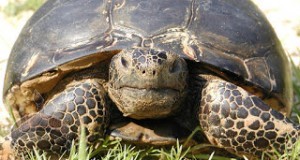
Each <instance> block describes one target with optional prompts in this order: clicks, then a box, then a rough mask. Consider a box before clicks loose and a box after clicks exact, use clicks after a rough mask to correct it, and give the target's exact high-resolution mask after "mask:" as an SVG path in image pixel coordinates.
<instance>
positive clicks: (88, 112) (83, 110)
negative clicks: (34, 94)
mask: <svg viewBox="0 0 300 160" xmlns="http://www.w3.org/2000/svg"><path fill="white" fill-rule="evenodd" d="M49 99H50V100H48V101H47V102H46V103H45V105H44V107H43V109H42V110H40V111H39V112H38V113H36V114H34V115H33V116H31V117H30V118H28V119H26V120H25V122H20V123H21V124H20V125H18V126H15V127H14V129H13V130H12V133H11V138H12V143H11V144H12V147H13V149H14V150H15V153H17V155H21V154H24V153H25V154H26V151H28V149H30V150H31V149H33V147H35V148H37V149H38V150H42V151H46V152H49V153H52V154H53V153H54V154H58V155H61V154H63V153H64V152H68V151H69V149H70V148H71V144H72V141H73V140H74V141H75V142H76V141H78V137H79V134H80V126H84V127H85V128H86V129H85V130H86V135H87V137H86V138H87V142H88V143H90V144H93V143H94V142H95V141H97V139H98V138H100V137H102V136H103V134H104V129H105V125H107V102H106V100H107V98H106V92H105V91H104V89H103V87H102V85H101V84H99V83H98V79H87V80H81V81H73V82H71V83H69V84H67V85H64V86H63V87H62V89H61V92H60V91H59V92H58V93H57V94H54V95H51V96H50V98H49Z"/></svg>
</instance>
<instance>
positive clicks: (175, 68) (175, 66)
mask: <svg viewBox="0 0 300 160" xmlns="http://www.w3.org/2000/svg"><path fill="white" fill-rule="evenodd" d="M179 70H180V62H179V60H175V61H174V62H173V64H172V65H171V67H170V72H171V73H174V72H177V71H179Z"/></svg>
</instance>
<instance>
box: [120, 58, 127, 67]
mask: <svg viewBox="0 0 300 160" xmlns="http://www.w3.org/2000/svg"><path fill="white" fill-rule="evenodd" d="M121 63H122V65H123V66H124V67H125V68H128V61H127V60H126V59H125V58H124V57H121Z"/></svg>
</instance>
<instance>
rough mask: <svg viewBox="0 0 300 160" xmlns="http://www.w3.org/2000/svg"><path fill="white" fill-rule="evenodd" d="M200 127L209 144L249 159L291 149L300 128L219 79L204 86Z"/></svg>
mask: <svg viewBox="0 0 300 160" xmlns="http://www.w3.org/2000/svg"><path fill="white" fill-rule="evenodd" d="M201 95H202V99H201V104H200V110H199V119H200V126H201V127H202V129H203V131H204V133H205V135H206V136H207V138H208V140H209V141H210V143H212V144H214V145H216V146H218V147H221V148H224V149H226V150H227V151H229V152H231V153H234V154H236V155H238V156H246V157H248V158H249V159H255V158H257V157H261V156H262V153H263V152H265V153H268V154H270V155H275V153H274V152H275V151H278V152H279V153H283V152H284V151H285V150H287V151H288V150H291V148H292V145H293V144H294V143H295V142H296V140H297V139H298V138H299V134H300V130H299V126H297V125H296V124H295V123H293V122H291V121H290V120H289V119H288V118H287V117H285V116H284V115H282V114H281V113H279V112H277V111H275V110H274V109H272V108H270V107H269V106H268V105H266V104H265V103H264V102H263V101H262V100H261V99H259V98H258V97H257V96H255V95H252V94H250V93H248V92H247V91H245V90H244V89H243V88H241V87H238V86H236V85H235V84H232V83H230V82H226V81H224V80H222V79H219V78H214V79H209V80H208V81H207V82H206V84H205V85H204V87H203V90H202V93H201Z"/></svg>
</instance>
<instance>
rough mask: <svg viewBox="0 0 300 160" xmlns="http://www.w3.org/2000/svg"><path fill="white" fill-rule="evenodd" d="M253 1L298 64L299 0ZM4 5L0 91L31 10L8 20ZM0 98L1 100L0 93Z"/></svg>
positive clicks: (0, 2) (1, 113)
mask: <svg viewBox="0 0 300 160" xmlns="http://www.w3.org/2000/svg"><path fill="white" fill-rule="evenodd" d="M253 1H254V2H255V3H256V4H257V5H258V6H259V7H260V8H261V9H262V10H263V11H264V12H265V14H266V16H267V17H268V19H269V21H270V22H271V24H272V25H273V27H274V29H275V31H276V32H277V34H278V36H279V38H280V40H281V41H282V44H283V46H284V48H285V50H286V51H287V53H288V54H289V55H290V56H291V58H292V59H293V60H294V61H295V63H296V64H299V63H300V62H299V57H300V55H299V53H300V51H299V47H300V37H299V36H300V0H253ZM7 2H8V0H0V29H1V30H0V88H2V86H3V79H4V72H5V66H6V61H7V58H8V55H9V52H10V49H11V48H12V45H13V43H14V41H15V40H16V38H17V35H18V34H19V32H20V30H21V28H22V26H23V25H24V24H25V22H26V21H27V19H28V18H29V17H30V16H31V15H32V13H33V12H32V11H27V12H23V13H22V14H20V15H18V16H16V17H8V16H6V15H5V14H4V13H3V12H1V10H2V9H3V7H4V6H5V5H6V4H7ZM0 97H2V91H1V90H0ZM0 99H1V98H0ZM7 115H8V114H7V113H6V112H5V110H4V107H3V104H2V101H1V100H0V122H1V123H2V124H7V121H6V120H5V117H7ZM0 127H1V125H0Z"/></svg>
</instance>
